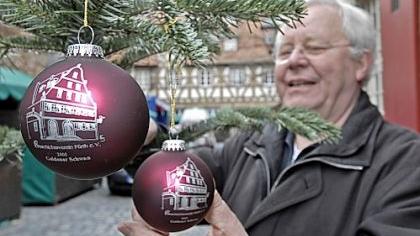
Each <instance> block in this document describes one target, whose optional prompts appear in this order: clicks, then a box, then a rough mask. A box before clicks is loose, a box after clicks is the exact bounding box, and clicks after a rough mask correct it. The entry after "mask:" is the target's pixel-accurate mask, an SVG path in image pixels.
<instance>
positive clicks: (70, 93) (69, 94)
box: [66, 91, 73, 100]
mask: <svg viewBox="0 0 420 236" xmlns="http://www.w3.org/2000/svg"><path fill="white" fill-rule="evenodd" d="M72 94H73V93H72V92H71V91H67V93H66V99H67V100H71V95H72Z"/></svg>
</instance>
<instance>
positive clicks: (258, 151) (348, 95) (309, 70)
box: [120, 0, 420, 236]
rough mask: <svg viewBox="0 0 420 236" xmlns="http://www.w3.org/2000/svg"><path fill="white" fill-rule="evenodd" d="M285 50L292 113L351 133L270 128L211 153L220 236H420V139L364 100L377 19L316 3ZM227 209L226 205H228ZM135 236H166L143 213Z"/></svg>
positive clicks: (130, 225) (286, 97)
mask: <svg viewBox="0 0 420 236" xmlns="http://www.w3.org/2000/svg"><path fill="white" fill-rule="evenodd" d="M307 4H308V15H307V17H305V18H304V19H303V25H299V26H298V27H297V28H296V29H290V28H284V29H283V30H284V35H281V34H280V35H279V36H278V38H277V44H276V55H275V56H276V57H275V60H276V63H275V66H276V68H275V71H276V78H277V88H278V93H279V96H280V97H281V101H282V105H283V106H288V107H305V108H308V109H310V110H312V111H315V112H318V113H319V114H320V115H321V116H322V117H323V118H324V119H326V120H328V121H330V122H332V123H334V124H335V125H336V126H338V127H341V128H342V131H343V138H342V140H341V141H340V142H339V143H337V144H327V143H319V142H311V141H309V140H306V139H305V138H303V137H301V136H298V135H294V134H293V133H290V132H288V131H287V130H282V131H280V132H277V130H276V129H275V128H273V126H271V125H267V126H266V127H265V129H264V130H263V131H262V132H261V133H258V132H255V133H253V134H249V133H247V134H245V133H244V134H239V135H237V136H235V137H233V138H231V139H230V140H228V141H227V142H226V143H225V145H224V148H223V150H221V151H219V152H213V155H205V153H204V152H203V153H201V155H200V154H199V155H200V156H201V157H202V158H203V159H204V160H205V161H206V162H207V164H208V165H209V166H210V168H211V169H212V171H213V173H214V176H215V180H216V183H217V189H218V191H219V192H220V194H221V197H220V196H219V195H217V194H216V197H215V202H214V204H213V205H212V207H211V209H210V212H209V213H208V215H207V216H206V220H207V221H208V222H209V223H210V225H211V230H210V234H211V235H247V234H249V235H264V236H266V235H282V236H299V235H302V236H307V235H322V236H328V235H340V236H343V235H344V236H345V235H381V236H387V235H389V236H396V235H404V236H410V235H413V236H414V235H420V182H419V181H420V138H419V136H418V135H417V134H416V133H414V132H411V131H409V130H406V129H403V128H401V127H398V126H396V125H392V124H390V123H387V122H386V121H384V119H383V117H382V116H381V114H380V113H379V111H378V110H377V108H376V107H375V106H373V105H372V104H371V103H370V102H369V98H368V95H367V94H366V93H365V92H363V91H362V87H363V84H364V83H365V82H366V80H367V79H368V77H369V72H370V69H371V66H372V64H373V52H374V48H375V37H374V30H373V26H372V22H371V21H370V19H369V16H368V14H366V13H365V12H364V11H362V10H361V9H359V8H356V7H354V6H352V5H349V4H346V3H342V2H339V1H334V0H330V1H325V0H324V1H320V0H309V1H308V3H307ZM222 199H223V200H222ZM120 230H121V232H123V233H124V234H125V235H148V234H149V235H153V234H156V235H162V233H161V232H157V231H154V230H151V229H150V227H149V226H147V224H146V223H144V222H143V221H142V220H141V218H139V216H138V215H137V213H136V212H135V211H134V221H133V222H127V223H123V224H122V225H120Z"/></svg>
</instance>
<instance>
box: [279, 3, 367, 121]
mask: <svg viewBox="0 0 420 236" xmlns="http://www.w3.org/2000/svg"><path fill="white" fill-rule="evenodd" d="M308 13H309V14H308V15H307V16H306V17H305V18H304V19H303V23H304V25H298V27H297V29H291V28H284V33H285V34H284V36H283V39H282V41H281V44H280V46H279V50H278V52H277V55H276V67H275V74H276V80H277V81H276V82H277V90H278V93H279V95H280V98H281V100H282V104H283V105H284V106H287V107H304V108H308V109H311V110H313V111H316V112H318V113H320V115H321V116H322V117H323V118H324V119H327V120H329V121H331V122H336V121H337V120H338V119H340V117H341V116H342V115H343V113H345V112H346V111H347V110H348V109H347V108H349V107H350V106H352V104H353V102H354V100H355V97H357V94H358V91H359V89H360V87H359V85H358V82H357V81H358V79H356V77H357V75H356V70H357V69H358V66H357V65H358V63H357V62H356V61H355V60H354V59H352V57H351V54H350V50H349V46H350V44H349V41H348V40H347V39H346V37H345V35H344V33H343V32H342V29H341V19H340V16H339V15H338V13H337V12H336V10H335V9H334V8H332V7H329V6H312V7H309V9H308Z"/></svg>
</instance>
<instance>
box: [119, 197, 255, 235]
mask: <svg viewBox="0 0 420 236" xmlns="http://www.w3.org/2000/svg"><path fill="white" fill-rule="evenodd" d="M131 217H132V221H127V222H123V223H121V224H120V225H119V226H118V230H119V231H120V232H121V233H122V234H123V235H125V236H162V235H169V233H167V232H161V231H159V230H156V229H154V228H153V227H151V226H150V225H148V224H147V223H146V222H145V221H144V220H143V219H142V218H141V217H140V215H139V213H138V212H137V210H136V209H135V208H134V207H133V209H132V210H131ZM204 218H205V219H206V220H207V222H208V223H209V224H210V231H209V234H208V235H209V236H246V235H248V234H247V233H246V231H245V229H244V227H243V226H242V224H241V222H240V221H239V220H238V218H237V217H236V215H235V214H234V213H233V212H232V211H231V210H230V208H229V206H228V205H227V204H226V203H225V201H223V199H222V197H221V196H220V195H219V193H218V192H217V191H215V193H214V199H213V204H212V205H211V207H210V209H209V212H207V215H206V216H205V217H204Z"/></svg>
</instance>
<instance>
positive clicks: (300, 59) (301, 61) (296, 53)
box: [289, 48, 308, 69]
mask: <svg viewBox="0 0 420 236" xmlns="http://www.w3.org/2000/svg"><path fill="white" fill-rule="evenodd" d="M306 65H308V58H307V57H306V55H305V53H304V51H303V50H302V49H301V48H295V49H294V50H293V51H292V53H291V54H290V56H289V67H290V68H292V69H293V68H296V67H302V66H306Z"/></svg>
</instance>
